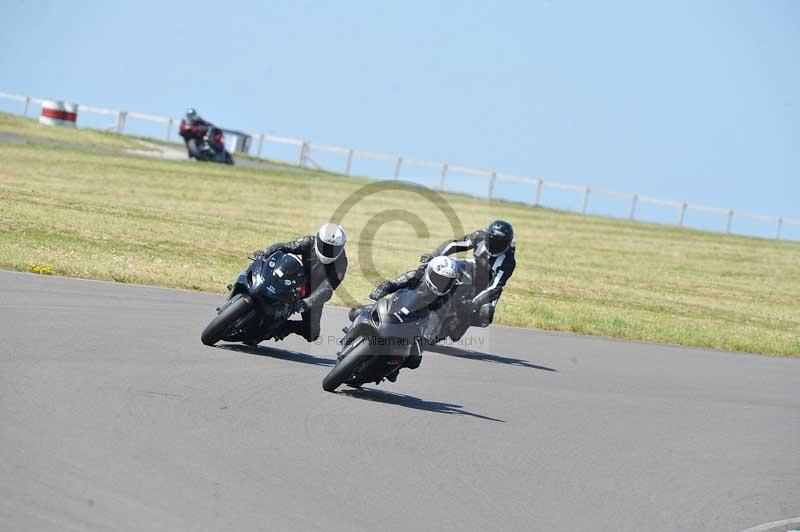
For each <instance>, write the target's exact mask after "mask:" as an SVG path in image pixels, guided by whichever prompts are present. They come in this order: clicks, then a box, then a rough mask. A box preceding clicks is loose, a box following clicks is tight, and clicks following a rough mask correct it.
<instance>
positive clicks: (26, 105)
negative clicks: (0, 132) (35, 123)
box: [22, 96, 31, 116]
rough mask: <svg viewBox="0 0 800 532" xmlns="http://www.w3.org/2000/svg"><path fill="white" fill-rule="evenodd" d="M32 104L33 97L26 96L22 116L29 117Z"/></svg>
mask: <svg viewBox="0 0 800 532" xmlns="http://www.w3.org/2000/svg"><path fill="white" fill-rule="evenodd" d="M30 104H31V97H30V96H25V109H24V110H23V111H22V116H28V106H29V105H30Z"/></svg>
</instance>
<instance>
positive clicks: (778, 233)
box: [775, 218, 783, 240]
mask: <svg viewBox="0 0 800 532" xmlns="http://www.w3.org/2000/svg"><path fill="white" fill-rule="evenodd" d="M782 225H783V218H778V228H777V229H776V230H775V240H780V239H781V226H782Z"/></svg>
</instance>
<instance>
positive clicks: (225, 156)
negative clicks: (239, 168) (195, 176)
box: [178, 120, 233, 164]
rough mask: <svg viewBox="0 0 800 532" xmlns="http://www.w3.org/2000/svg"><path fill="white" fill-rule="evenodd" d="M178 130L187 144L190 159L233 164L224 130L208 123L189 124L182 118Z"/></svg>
mask: <svg viewBox="0 0 800 532" xmlns="http://www.w3.org/2000/svg"><path fill="white" fill-rule="evenodd" d="M178 132H179V134H180V136H181V137H183V142H184V143H185V144H186V151H187V152H188V153H189V158H190V159H196V160H198V161H211V162H215V163H223V164H233V157H232V156H231V154H230V152H229V151H228V150H226V149H225V135H224V134H223V133H222V130H221V129H219V128H217V127H214V126H211V125H208V126H203V125H200V124H189V123H188V122H186V120H181V124H180V127H179V128H178Z"/></svg>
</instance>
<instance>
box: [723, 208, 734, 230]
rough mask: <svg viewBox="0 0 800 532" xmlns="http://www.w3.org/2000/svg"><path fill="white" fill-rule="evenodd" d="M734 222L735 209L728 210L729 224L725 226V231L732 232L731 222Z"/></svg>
mask: <svg viewBox="0 0 800 532" xmlns="http://www.w3.org/2000/svg"><path fill="white" fill-rule="evenodd" d="M732 223H733V209H731V210H729V211H728V225H727V227H725V232H726V233H728V234H730V232H731V224H732Z"/></svg>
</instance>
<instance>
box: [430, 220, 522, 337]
mask: <svg viewBox="0 0 800 532" xmlns="http://www.w3.org/2000/svg"><path fill="white" fill-rule="evenodd" d="M470 249H472V250H474V256H475V288H476V290H477V291H478V293H477V294H476V297H475V299H479V300H480V301H482V302H483V303H482V304H481V306H480V307H479V308H478V309H477V310H476V312H475V313H474V314H473V318H472V323H471V325H478V326H480V327H488V326H489V324H490V323H492V320H493V319H494V311H495V309H496V308H497V302H498V301H499V299H500V295H501V294H502V293H503V287H505V285H506V282H508V280H509V279H510V278H511V274H513V273H514V268H515V267H516V265H517V261H516V259H515V258H514V253H515V251H516V243H515V241H514V228H513V227H511V224H510V223H508V222H506V221H503V220H495V221H493V222H492V223H490V224H489V226H488V227H487V228H486V231H482V230H480V229H478V230H477V231H474V232H472V233H470V234H468V235H464V237H463V238H460V239H457V240H448V241H447V242H445V243H444V244H442V245H441V246H439V247H438V248H437V249H436V250H435V251H434V252H433V253H430V254H425V255H422V257H420V260H421V261H422V262H428V261H429V260H431V259H432V258H433V257H437V256H442V255H450V254H452V253H458V252H460V251H468V250H470Z"/></svg>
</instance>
